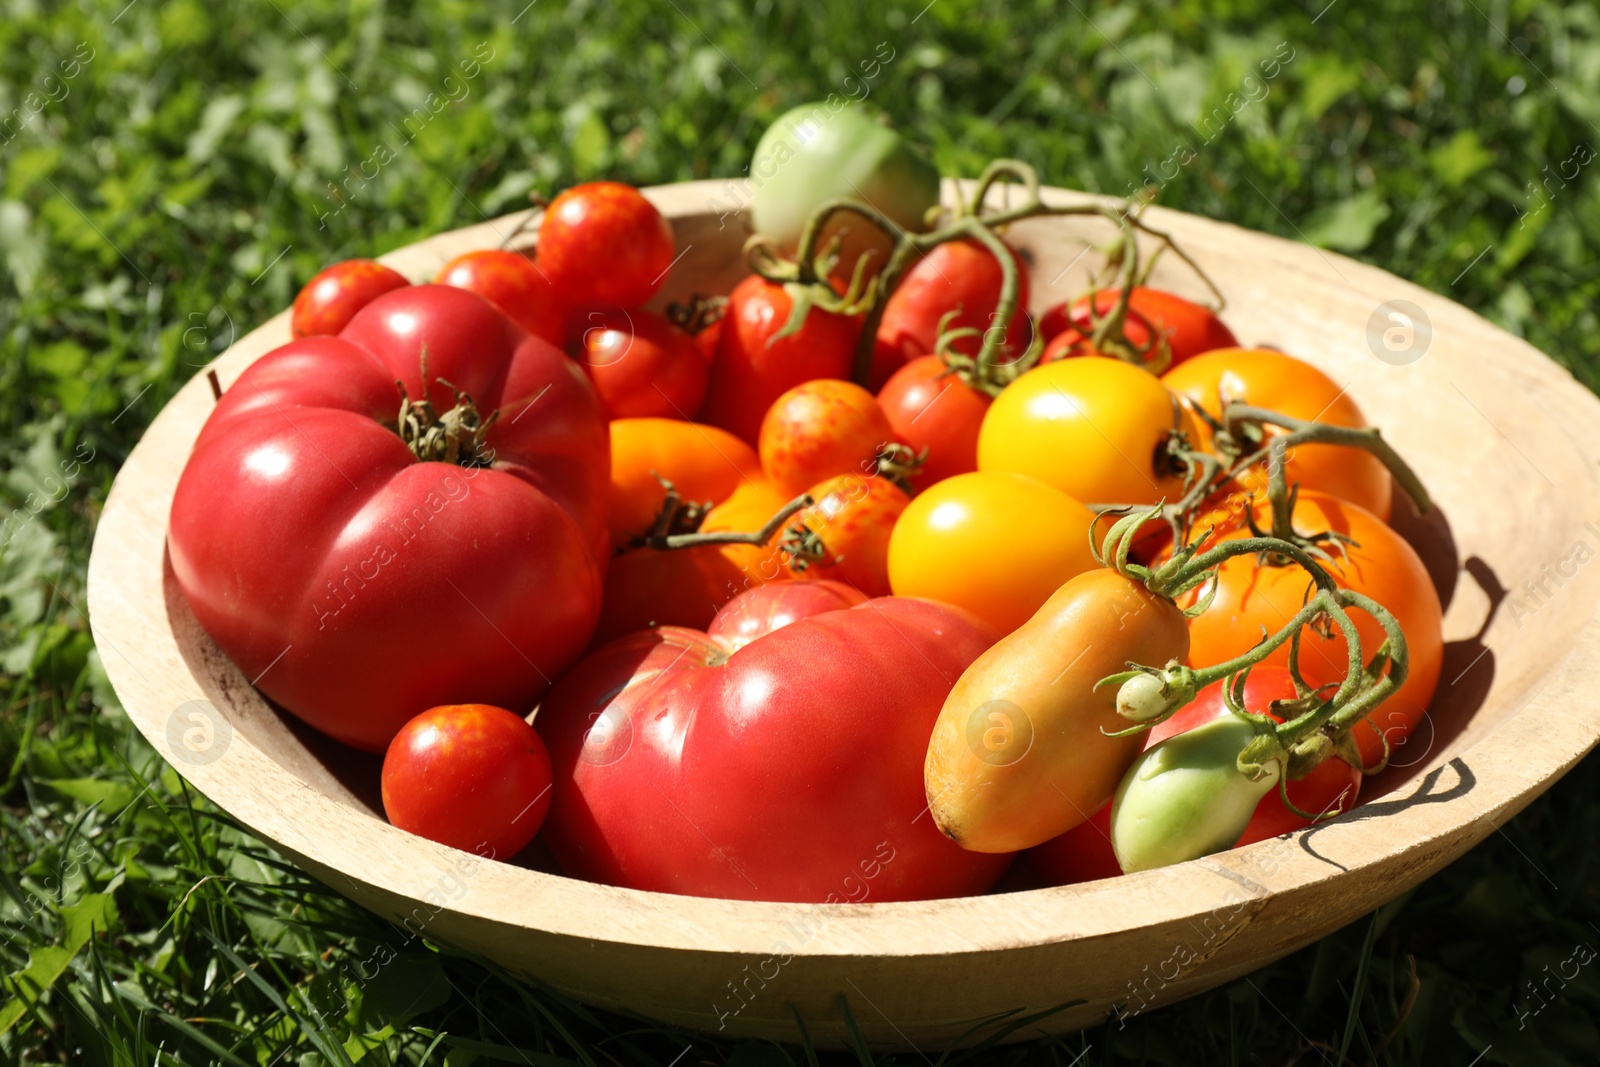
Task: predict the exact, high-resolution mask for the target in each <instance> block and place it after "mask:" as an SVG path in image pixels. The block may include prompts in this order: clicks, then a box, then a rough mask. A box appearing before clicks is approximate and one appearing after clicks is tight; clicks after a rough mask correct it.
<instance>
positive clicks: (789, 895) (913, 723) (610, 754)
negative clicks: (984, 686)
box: [538, 583, 1010, 903]
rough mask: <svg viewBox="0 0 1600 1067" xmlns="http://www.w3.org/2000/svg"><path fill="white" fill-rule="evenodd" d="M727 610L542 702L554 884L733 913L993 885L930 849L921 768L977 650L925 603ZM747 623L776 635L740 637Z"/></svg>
mask: <svg viewBox="0 0 1600 1067" xmlns="http://www.w3.org/2000/svg"><path fill="white" fill-rule="evenodd" d="M806 584H808V585H818V584H820V583H806ZM744 598H747V599H741V601H738V602H735V603H733V604H729V605H728V606H727V607H726V608H724V609H723V612H724V614H723V615H722V616H721V617H719V619H718V620H716V621H714V622H713V623H712V626H711V630H710V632H709V633H707V632H698V631H694V630H687V629H682V628H679V627H665V628H662V629H657V630H648V631H645V632H643V633H639V634H634V635H632V636H630V637H625V638H622V639H621V640H619V641H614V642H612V643H611V644H609V645H606V646H604V647H602V648H600V649H597V650H596V651H595V652H593V653H591V654H590V655H589V656H588V657H587V658H586V659H585V660H584V661H583V662H581V663H580V664H578V665H577V666H576V667H575V668H573V669H572V670H571V671H568V672H567V673H566V674H565V675H564V676H563V677H562V678H561V680H560V681H559V682H557V683H556V688H555V691H554V692H552V693H551V694H550V696H549V697H547V698H546V699H545V701H544V703H543V705H542V706H541V707H540V709H539V716H538V723H539V731H540V732H541V733H542V734H543V735H544V736H545V738H546V740H547V741H548V742H549V745H550V753H551V762H552V764H553V766H554V768H555V789H554V794H555V801H554V804H553V805H552V807H551V812H550V825H549V829H548V830H547V831H546V834H545V837H546V839H547V840H548V841H549V842H550V848H551V851H552V852H553V853H554V854H555V856H556V858H557V860H558V861H559V862H560V863H561V866H562V867H563V869H565V870H566V871H567V873H569V874H571V875H574V876H577V877H582V878H588V879H592V880H594V881H599V882H605V883H608V884H611V885H621V886H628V887H630V888H634V889H646V890H654V891H656V892H666V893H688V894H694V895H698V896H713V897H728V898H734V899H742V900H787V901H817V902H827V903H834V902H841V901H854V902H857V903H861V902H865V901H890V900H909V899H923V898H937V897H950V896H961V895H965V894H969V893H981V892H983V891H984V890H986V889H988V888H989V887H990V886H992V885H993V884H994V882H995V879H997V878H998V877H999V876H1000V873H1001V872H1002V871H1003V870H1004V869H1005V867H1006V866H1007V865H1008V863H1009V862H1010V857H1007V856H983V855H977V854H974V853H970V852H964V851H963V850H961V849H960V848H958V847H956V845H955V844H953V843H952V842H951V841H950V840H949V839H948V838H946V837H944V836H943V835H942V834H940V833H939V832H938V830H937V829H936V828H935V827H934V825H933V821H932V820H931V819H928V818H926V817H924V812H925V811H926V805H927V799H926V798H925V797H924V795H923V784H922V775H921V767H922V757H923V753H924V751H925V750H926V748H927V743H928V731H929V729H930V728H931V727H932V725H933V720H934V717H935V715H936V714H937V711H938V707H939V702H940V701H941V700H943V699H944V697H945V694H946V693H948V692H949V690H950V686H951V684H952V683H953V682H954V681H955V679H956V678H958V677H959V676H960V674H961V672H962V670H963V669H964V668H965V667H966V666H967V664H969V663H971V662H972V660H973V658H974V657H975V656H977V654H978V653H979V652H981V651H982V650H983V649H984V648H985V647H987V646H988V644H989V642H990V641H992V640H993V639H994V635H993V633H992V632H990V631H989V629H988V628H987V627H985V626H984V625H983V624H982V623H981V622H979V621H978V620H976V619H974V618H972V617H971V616H970V615H967V614H966V613H965V612H962V611H960V610H959V609H957V608H952V607H948V606H946V605H944V604H935V603H933V602H932V601H927V600H908V599H904V598H900V597H890V598H886V599H882V600H876V601H871V602H867V603H861V604H857V605H856V606H854V607H848V608H846V609H845V610H829V609H836V608H838V607H841V606H842V604H843V603H845V602H848V600H849V599H850V596H849V594H848V593H844V594H840V593H838V592H836V591H830V593H829V594H828V595H824V596H821V597H816V598H814V602H813V603H811V604H809V605H807V606H805V607H804V608H798V607H797V606H796V605H794V604H793V603H792V601H793V599H794V591H793V590H790V589H786V588H784V587H783V586H781V585H769V586H765V587H763V588H761V589H754V590H751V591H750V592H748V593H745V594H744ZM775 600H783V601H786V602H789V603H788V607H787V608H786V609H784V610H779V609H777V608H775V607H773V606H771V605H770V604H769V601H775ZM803 612H810V613H807V614H805V617H803V618H798V617H797V616H799V615H800V614H802V613H803ZM762 619H766V620H767V622H768V623H769V625H771V626H772V627H774V628H772V629H770V630H768V631H767V632H765V633H762V632H761V631H760V629H759V626H754V625H747V624H749V623H751V622H759V621H760V620H762ZM708 842H709V844H708Z"/></svg>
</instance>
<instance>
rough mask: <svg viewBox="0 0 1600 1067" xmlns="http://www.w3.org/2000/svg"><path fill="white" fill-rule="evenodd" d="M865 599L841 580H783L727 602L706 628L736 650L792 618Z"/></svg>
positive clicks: (802, 617)
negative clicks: (762, 591) (779, 583)
mask: <svg viewBox="0 0 1600 1067" xmlns="http://www.w3.org/2000/svg"><path fill="white" fill-rule="evenodd" d="M866 601H867V596H866V594H864V593H862V592H861V591H860V590H859V589H854V588H852V587H850V586H848V585H845V584H844V583H843V582H830V581H815V582H784V583H782V584H781V585H776V586H773V587H772V588H771V589H770V590H768V591H767V592H765V593H763V594H762V595H760V596H753V597H740V598H739V600H738V601H737V603H734V602H730V603H729V605H728V608H727V610H725V611H719V612H718V613H717V615H716V618H714V619H713V620H712V621H711V624H710V625H709V626H708V627H707V629H706V632H707V634H708V635H709V636H710V637H711V639H712V640H714V641H716V642H717V643H718V644H720V645H722V646H723V647H724V648H726V649H727V650H728V651H729V652H737V651H739V649H741V648H743V647H744V646H745V645H748V644H749V643H750V642H751V641H754V640H755V639H756V638H758V637H764V636H766V635H767V634H769V633H771V632H772V631H774V630H781V629H783V628H784V627H785V626H788V625H789V624H790V623H791V622H798V621H800V620H801V619H806V618H810V617H811V616H812V615H821V614H822V613H823V612H825V611H843V610H844V609H845V608H853V607H855V606H856V605H857V604H864V603H866Z"/></svg>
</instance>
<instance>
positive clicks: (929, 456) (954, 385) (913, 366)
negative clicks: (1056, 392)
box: [878, 356, 993, 488]
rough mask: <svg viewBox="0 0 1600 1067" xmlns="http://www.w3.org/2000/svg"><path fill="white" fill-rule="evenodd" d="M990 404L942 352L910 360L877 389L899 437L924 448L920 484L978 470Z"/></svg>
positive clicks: (920, 450)
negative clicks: (948, 363) (980, 439)
mask: <svg viewBox="0 0 1600 1067" xmlns="http://www.w3.org/2000/svg"><path fill="white" fill-rule="evenodd" d="M992 402H993V398H992V397H990V396H989V394H988V393H985V392H983V391H982V390H981V389H974V388H973V387H972V386H970V385H968V384H967V383H966V382H964V381H962V379H961V377H960V376H959V375H957V374H955V373H954V372H952V371H951V370H950V368H949V367H947V366H945V363H944V360H942V359H940V358H939V357H938V356H918V357H917V358H916V359H913V360H911V361H910V362H909V363H907V364H906V365H905V366H903V367H901V368H900V369H899V370H897V371H895V372H894V374H893V375H892V376H891V377H890V378H889V380H888V382H886V383H885V384H884V387H883V389H882V390H880V391H879V393H878V404H879V406H880V407H882V408H883V413H884V415H885V416H887V417H888V419H889V427H890V428H891V429H892V430H893V431H894V433H895V436H896V437H897V438H899V439H900V440H901V441H903V442H905V444H906V445H908V446H909V447H910V448H911V450H912V452H914V453H917V454H919V455H920V454H922V453H923V452H924V450H926V459H925V460H924V462H923V465H922V469H921V471H920V472H919V473H918V476H917V479H916V481H917V485H918V487H919V488H927V487H928V486H931V485H936V484H937V483H939V482H942V481H944V480H945V479H946V478H953V477H955V476H956V475H958V474H966V473H968V472H970V471H975V470H977V469H978V430H979V429H980V428H981V427H982V426H983V417H984V415H986V414H988V412H989V405H990V404H991V403H992Z"/></svg>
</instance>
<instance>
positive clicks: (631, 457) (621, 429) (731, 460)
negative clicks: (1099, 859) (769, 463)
mask: <svg viewBox="0 0 1600 1067" xmlns="http://www.w3.org/2000/svg"><path fill="white" fill-rule="evenodd" d="M658 474H659V475H660V476H661V477H662V478H666V479H667V480H668V481H670V482H672V484H673V485H674V486H676V487H677V490H678V493H679V494H680V495H681V496H682V497H683V499H684V500H687V501H691V502H694V503H704V502H706V501H710V502H712V503H719V502H721V501H723V500H726V499H727V498H728V497H729V496H730V495H732V493H733V491H734V490H735V489H736V488H738V486H740V485H741V484H743V483H745V482H747V481H761V482H764V481H766V475H764V474H762V473H761V461H760V460H759V459H758V458H756V453H755V450H754V449H752V448H751V447H750V446H749V445H747V444H745V443H744V442H743V441H741V440H739V439H738V438H737V437H735V436H733V435H732V434H730V433H728V432H727V431H726V430H719V429H718V428H717V427H715V426H702V425H701V424H699V423H695V422H684V421H682V420H681V419H615V420H613V421H612V423H611V488H610V491H609V493H608V494H607V497H606V522H607V524H608V525H609V526H610V529H611V543H612V545H613V546H614V547H617V548H621V547H623V546H624V545H627V544H628V543H629V542H630V541H632V540H633V539H634V538H635V537H637V536H638V535H640V534H642V533H646V532H648V531H649V530H650V528H651V525H652V524H653V523H654V522H655V520H656V516H658V515H659V514H661V506H662V504H664V503H665V502H666V499H667V491H666V490H665V489H663V488H662V487H661V482H660V480H659V479H658V478H657V477H656V475H658Z"/></svg>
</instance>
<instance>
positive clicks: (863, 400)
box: [759, 378, 894, 496]
mask: <svg viewBox="0 0 1600 1067" xmlns="http://www.w3.org/2000/svg"><path fill="white" fill-rule="evenodd" d="M893 443H894V429H893V427H891V426H890V425H889V418H888V416H886V415H885V414H884V413H883V409H882V408H880V407H879V406H878V401H877V398H876V397H874V396H873V395H872V394H871V393H869V392H867V391H866V390H865V389H863V388H861V386H859V385H857V384H855V383H854V382H845V381H838V380H835V379H827V378H824V379H819V380H817V381H812V382H806V383H805V384H803V385H797V386H795V387H794V388H793V389H790V390H789V391H788V392H787V393H784V394H783V395H782V396H780V397H778V399H777V400H775V401H773V404H772V407H770V408H768V409H767V415H766V418H765V419H763V420H762V422H761V437H760V441H759V448H760V452H761V468H762V469H763V470H765V471H766V472H767V477H768V478H770V479H771V480H772V484H773V485H774V486H776V487H777V488H778V490H779V491H780V492H783V493H788V494H789V495H791V496H793V495H796V494H798V493H803V492H805V491H806V489H808V488H809V487H811V486H813V485H816V484H817V483H818V482H820V481H823V480H824V479H827V478H831V477H833V476H834V475H836V474H871V473H873V472H874V471H875V470H876V466H877V457H878V454H879V453H880V452H882V451H883V449H884V447H885V446H886V445H889V444H893Z"/></svg>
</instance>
